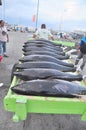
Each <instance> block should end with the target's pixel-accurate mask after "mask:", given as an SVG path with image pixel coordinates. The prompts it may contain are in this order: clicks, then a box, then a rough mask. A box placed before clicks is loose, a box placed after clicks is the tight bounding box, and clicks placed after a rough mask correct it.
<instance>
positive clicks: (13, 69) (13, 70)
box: [11, 63, 18, 82]
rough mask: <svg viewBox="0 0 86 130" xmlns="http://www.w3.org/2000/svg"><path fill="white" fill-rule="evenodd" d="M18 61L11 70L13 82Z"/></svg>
mask: <svg viewBox="0 0 86 130" xmlns="http://www.w3.org/2000/svg"><path fill="white" fill-rule="evenodd" d="M17 64H18V63H15V64H14V65H13V68H12V71H11V82H12V80H13V77H14V74H13V73H14V72H15V71H16V65H17Z"/></svg>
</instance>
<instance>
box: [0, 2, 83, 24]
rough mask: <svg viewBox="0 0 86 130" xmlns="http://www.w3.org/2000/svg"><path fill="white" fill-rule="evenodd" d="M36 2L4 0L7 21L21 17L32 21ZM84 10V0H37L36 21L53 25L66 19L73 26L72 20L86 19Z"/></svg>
mask: <svg viewBox="0 0 86 130" xmlns="http://www.w3.org/2000/svg"><path fill="white" fill-rule="evenodd" d="M37 2H38V0H21V1H20V0H5V7H6V8H5V16H6V19H7V21H10V20H12V19H13V20H15V19H19V18H21V19H22V20H23V21H25V20H29V22H32V16H33V15H34V14H36V13H37ZM0 11H3V10H1V9H0ZM85 12H86V1H84V0H72V1H70V0H39V15H38V21H39V22H40V23H41V22H45V23H49V24H52V25H54V26H56V24H57V23H60V22H61V20H62V21H63V22H64V23H65V24H66V21H67V22H68V21H70V22H71V23H72V25H73V26H74V23H73V22H74V21H77V23H78V22H80V21H81V20H82V21H85V20H86V17H85ZM77 25H78V24H77ZM81 26H82V25H81Z"/></svg>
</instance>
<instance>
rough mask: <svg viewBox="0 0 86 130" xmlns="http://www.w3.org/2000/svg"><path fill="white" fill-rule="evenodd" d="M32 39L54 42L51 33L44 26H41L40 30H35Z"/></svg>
mask: <svg viewBox="0 0 86 130" xmlns="http://www.w3.org/2000/svg"><path fill="white" fill-rule="evenodd" d="M33 38H40V39H45V40H49V39H51V40H54V38H53V36H52V34H51V32H50V31H49V30H47V29H46V25H45V24H42V25H41V29H39V30H37V31H36V32H35V34H34V35H33Z"/></svg>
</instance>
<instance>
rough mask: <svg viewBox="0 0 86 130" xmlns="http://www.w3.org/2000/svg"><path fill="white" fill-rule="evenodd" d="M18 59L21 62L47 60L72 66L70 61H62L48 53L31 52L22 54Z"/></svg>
mask: <svg viewBox="0 0 86 130" xmlns="http://www.w3.org/2000/svg"><path fill="white" fill-rule="evenodd" d="M19 61H21V62H29V61H49V62H54V63H57V64H60V65H64V66H69V67H74V65H73V64H71V63H67V62H64V61H62V60H59V59H56V58H55V57H53V56H49V55H40V54H39V55H38V54H32V55H28V56H24V57H22V58H21V59H19Z"/></svg>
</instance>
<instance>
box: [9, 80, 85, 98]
mask: <svg viewBox="0 0 86 130" xmlns="http://www.w3.org/2000/svg"><path fill="white" fill-rule="evenodd" d="M11 90H12V91H13V92H15V93H17V94H22V95H32V96H45V97H46V96H47V97H68V98H70V97H71V98H73V97H78V96H80V95H85V94H86V87H85V86H80V85H77V84H74V83H71V82H68V81H65V80H57V79H53V80H39V79H38V80H31V81H27V82H24V83H21V84H18V85H15V86H13V87H12V88H11Z"/></svg>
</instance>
